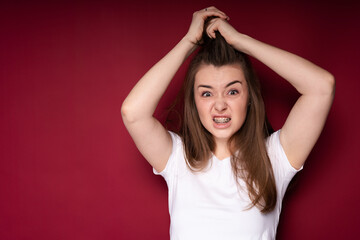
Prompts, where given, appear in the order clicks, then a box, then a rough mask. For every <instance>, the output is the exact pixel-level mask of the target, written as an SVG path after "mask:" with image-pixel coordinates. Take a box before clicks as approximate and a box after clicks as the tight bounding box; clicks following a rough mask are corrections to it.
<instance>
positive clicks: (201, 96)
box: [194, 64, 249, 142]
mask: <svg viewBox="0 0 360 240" xmlns="http://www.w3.org/2000/svg"><path fill="white" fill-rule="evenodd" d="M248 95H249V94H248V86H247V83H246V80H245V76H244V73H243V70H242V68H241V66H240V65H238V64H233V65H225V66H221V67H215V66H213V65H202V66H201V67H200V69H199V71H198V72H197V73H196V75H195V83H194V98H195V104H196V108H197V111H198V113H199V117H200V121H201V123H202V125H203V126H204V127H205V128H206V129H207V130H208V131H209V132H210V133H211V134H212V135H213V137H214V140H215V142H218V141H227V140H228V139H229V138H230V137H231V136H232V135H233V134H234V133H236V132H237V131H238V130H239V129H240V128H241V126H242V125H243V123H244V121H245V118H246V113H247V106H248Z"/></svg>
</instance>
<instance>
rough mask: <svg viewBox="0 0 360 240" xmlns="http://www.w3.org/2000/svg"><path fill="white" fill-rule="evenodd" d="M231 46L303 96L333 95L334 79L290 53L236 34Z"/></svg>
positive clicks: (322, 70)
mask: <svg viewBox="0 0 360 240" xmlns="http://www.w3.org/2000/svg"><path fill="white" fill-rule="evenodd" d="M235 39H236V40H235V41H234V44H233V46H234V47H235V48H236V49H238V50H240V51H242V52H244V53H246V54H248V55H250V56H252V57H254V58H256V59H258V60H259V61H261V62H262V63H264V64H265V65H267V66H268V67H269V68H271V69H272V70H273V71H275V72H276V73H277V74H279V75H280V76H281V77H283V78H284V79H286V80H287V81H288V82H289V83H290V84H292V85H293V86H294V87H295V88H296V89H297V90H298V92H299V93H301V94H303V95H305V94H306V95H314V94H315V95H324V94H330V95H331V94H333V88H334V87H333V86H334V77H333V76H332V75H331V74H330V73H329V72H327V71H326V70H324V69H322V68H320V67H318V66H316V65H315V64H313V63H311V62H310V61H308V60H306V59H304V58H301V57H299V56H297V55H295V54H292V53H290V52H287V51H284V50H281V49H279V48H276V47H273V46H270V45H268V44H265V43H263V42H260V41H258V40H256V39H253V38H251V37H249V36H246V35H244V34H240V33H239V34H238V35H237V37H236V38H235Z"/></svg>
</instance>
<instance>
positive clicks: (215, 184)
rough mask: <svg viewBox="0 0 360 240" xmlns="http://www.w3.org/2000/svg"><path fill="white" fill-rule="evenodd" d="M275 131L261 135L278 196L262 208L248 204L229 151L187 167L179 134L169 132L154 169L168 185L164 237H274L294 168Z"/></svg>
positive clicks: (182, 239) (185, 239) (187, 239)
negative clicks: (160, 165) (166, 154)
mask: <svg viewBox="0 0 360 240" xmlns="http://www.w3.org/2000/svg"><path fill="white" fill-rule="evenodd" d="M279 133H280V131H277V132H275V133H273V134H272V135H271V136H270V137H268V138H267V139H266V147H267V151H268V155H269V158H270V161H271V163H272V166H273V171H274V175H275V181H276V188H277V194H278V199H277V203H276V207H275V209H274V210H273V211H272V212H271V213H267V214H263V213H261V212H260V210H259V209H258V208H256V207H252V208H250V209H248V207H249V206H250V205H249V204H250V203H251V201H250V200H249V196H248V193H247V192H246V186H245V183H244V182H243V181H241V180H240V185H241V186H242V188H241V190H240V191H239V188H238V187H237V184H236V181H235V179H234V177H233V173H232V169H231V163H230V157H229V158H226V159H223V160H219V159H217V158H216V156H215V155H213V156H212V158H211V159H210V162H211V163H212V165H211V166H210V167H209V168H208V169H207V170H206V171H202V172H192V171H191V170H190V169H189V168H188V166H187V164H186V162H185V155H184V149H183V144H182V141H181V138H180V137H179V136H178V135H176V134H174V133H173V132H170V134H171V137H172V141H173V149H172V153H171V156H170V158H169V160H168V162H167V165H166V167H165V169H164V170H163V171H162V172H161V173H158V172H156V170H155V169H154V173H155V174H158V175H161V176H163V177H164V178H165V180H166V183H167V186H168V194H169V213H170V220H171V224H170V239H172V240H192V239H194V240H195V239H196V240H199V239H206V240H212V239H214V240H219V239H224V240H232V239H236V240H239V239H241V240H244V239H249V240H250V239H275V236H276V229H277V225H278V222H279V215H280V211H281V202H282V199H283V197H284V194H285V191H286V188H287V186H288V184H289V182H290V180H291V179H292V177H293V176H294V175H295V174H296V173H297V172H298V170H296V169H294V168H293V167H292V166H291V165H290V163H289V161H288V159H287V157H286V155H285V153H284V150H283V148H282V146H281V144H280V139H279ZM244 189H245V190H244ZM247 209H248V210H247Z"/></svg>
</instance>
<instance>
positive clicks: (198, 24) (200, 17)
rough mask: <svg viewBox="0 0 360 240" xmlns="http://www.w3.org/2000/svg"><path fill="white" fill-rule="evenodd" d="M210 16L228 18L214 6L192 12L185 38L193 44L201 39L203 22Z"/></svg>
mask: <svg viewBox="0 0 360 240" xmlns="http://www.w3.org/2000/svg"><path fill="white" fill-rule="evenodd" d="M211 16H214V17H217V19H221V20H224V21H225V20H228V19H229V17H228V16H227V15H226V14H225V13H223V12H222V11H220V10H218V9H217V8H216V7H208V8H205V9H202V10H199V11H197V12H194V14H193V17H192V21H191V24H190V28H189V31H188V32H187V34H186V35H185V38H187V39H188V40H189V41H190V42H191V43H193V44H197V43H198V42H199V41H201V37H202V33H203V30H204V22H205V20H206V19H207V18H208V17H211Z"/></svg>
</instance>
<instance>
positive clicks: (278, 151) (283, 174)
mask: <svg viewBox="0 0 360 240" xmlns="http://www.w3.org/2000/svg"><path fill="white" fill-rule="evenodd" d="M280 131H281V130H278V131H277V132H274V133H273V134H271V135H270V136H269V137H268V139H267V142H266V145H267V151H268V155H269V158H270V161H271V164H272V167H273V171H274V175H275V181H276V186H277V188H278V190H279V193H280V194H281V196H282V197H283V196H284V194H285V191H286V188H287V186H288V185H289V183H290V181H291V179H292V178H293V177H294V176H295V174H296V173H297V172H299V171H300V170H302V168H303V167H301V168H300V169H298V170H297V169H295V168H294V167H293V166H291V164H290V162H289V160H288V158H287V156H286V154H285V151H284V149H283V147H282V145H281V143H280Z"/></svg>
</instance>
